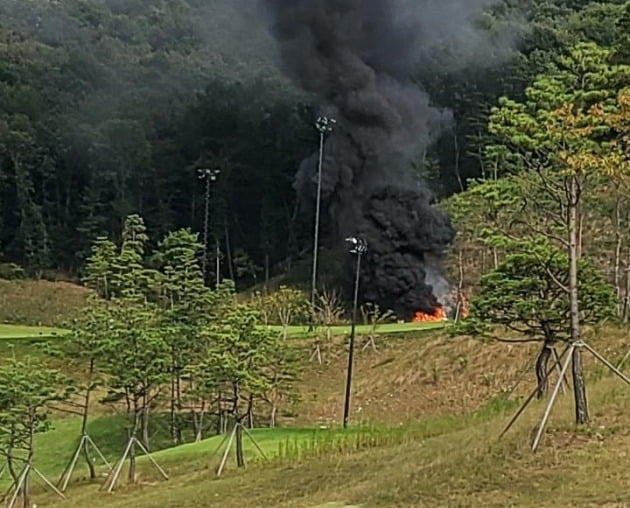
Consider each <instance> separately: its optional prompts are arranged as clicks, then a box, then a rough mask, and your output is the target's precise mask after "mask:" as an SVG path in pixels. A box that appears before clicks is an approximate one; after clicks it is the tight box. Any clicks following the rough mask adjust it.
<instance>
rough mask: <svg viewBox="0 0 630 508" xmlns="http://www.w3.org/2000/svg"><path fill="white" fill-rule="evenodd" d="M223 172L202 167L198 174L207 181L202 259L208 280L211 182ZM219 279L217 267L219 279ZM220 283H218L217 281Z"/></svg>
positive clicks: (203, 270) (204, 278) (204, 274)
mask: <svg viewBox="0 0 630 508" xmlns="http://www.w3.org/2000/svg"><path fill="white" fill-rule="evenodd" d="M220 173H221V171H220V170H218V169H210V168H201V169H198V170H197V174H198V176H199V179H200V180H205V181H206V194H205V211H204V218H203V258H202V260H201V271H202V272H203V280H204V281H205V280H206V268H207V265H208V223H209V217H210V182H214V181H216V179H217V177H218V176H219V174H220ZM218 250H219V242H218V241H217V251H218ZM218 279H219V274H218V269H217V280H218ZM217 285H218V283H217Z"/></svg>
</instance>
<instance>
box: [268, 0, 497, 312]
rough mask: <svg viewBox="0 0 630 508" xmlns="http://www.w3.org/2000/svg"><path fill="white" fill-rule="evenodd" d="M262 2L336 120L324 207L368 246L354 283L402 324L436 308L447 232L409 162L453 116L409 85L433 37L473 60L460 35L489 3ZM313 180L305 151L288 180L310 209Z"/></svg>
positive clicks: (293, 68)
mask: <svg viewBox="0 0 630 508" xmlns="http://www.w3.org/2000/svg"><path fill="white" fill-rule="evenodd" d="M264 3H265V5H266V7H267V9H268V11H269V12H270V13H271V16H272V24H273V33H274V35H275V38H276V40H277V42H278V46H279V49H280V54H281V58H282V62H283V64H284V68H285V71H286V73H287V74H288V75H289V76H290V77H291V78H292V80H293V81H294V83H295V84H296V85H297V86H299V87H300V88H301V89H303V90H304V91H306V92H308V93H310V94H313V95H315V96H316V98H317V100H318V101H319V102H320V104H322V113H323V114H326V115H328V116H332V117H334V118H335V119H336V120H337V125H336V127H335V131H334V132H333V133H332V134H331V135H330V136H328V138H327V141H326V144H325V161H324V169H323V186H322V197H323V208H322V209H323V210H328V212H329V214H330V216H331V218H332V220H333V223H334V225H335V227H336V229H337V231H336V234H337V237H338V238H339V239H342V238H344V237H345V236H346V235H349V234H359V235H362V236H363V237H364V238H365V239H366V240H367V241H368V244H369V252H368V254H367V256H366V262H365V265H364V266H365V268H364V270H363V271H362V274H361V275H362V278H361V283H362V294H363V297H364V299H365V300H369V301H373V302H377V303H379V304H380V305H381V306H383V307H385V308H390V309H393V310H395V311H396V313H397V314H398V315H399V317H401V318H409V317H411V316H412V315H413V313H414V312H415V311H424V312H431V311H434V310H435V309H436V307H437V306H438V299H437V298H436V295H435V294H434V291H433V289H434V288H433V287H432V285H433V286H437V285H443V284H442V283H443V279H441V278H440V277H439V275H438V271H437V270H436V268H435V267H434V266H431V261H430V259H435V258H439V257H441V256H442V254H443V252H444V251H445V249H446V248H447V247H448V246H449V244H450V243H451V242H452V240H453V237H454V230H453V228H452V227H451V224H450V221H449V219H448V218H447V217H446V216H445V215H444V214H443V213H442V212H441V211H439V210H438V209H437V208H436V207H435V206H434V203H433V196H432V193H431V192H430V190H429V189H427V188H426V185H425V184H424V182H423V181H422V180H421V179H420V178H419V177H418V176H417V171H415V170H414V163H417V162H418V161H420V160H421V159H422V157H423V155H424V154H426V150H427V148H428V147H429V145H430V144H431V143H432V142H433V141H434V140H435V139H436V138H437V137H438V136H439V135H440V134H441V133H442V132H443V130H444V129H445V127H447V126H448V125H449V124H450V122H451V116H450V114H449V112H448V111H445V110H443V109H440V108H439V107H436V106H435V105H433V104H432V103H431V100H430V97H429V96H428V94H427V93H426V92H424V91H423V90H422V88H421V86H420V85H419V84H418V83H413V82H412V81H411V79H410V77H409V76H410V74H411V73H412V71H417V69H418V68H421V66H422V60H423V59H425V58H427V59H428V58H430V59H431V61H432V62H435V60H436V56H437V59H438V60H439V55H436V54H435V53H430V52H429V51H427V44H429V43H434V42H435V40H432V39H434V38H435V37H438V36H439V37H447V38H449V34H451V35H452V37H451V38H450V39H451V40H450V42H452V43H453V44H451V45H450V47H449V49H450V53H451V54H456V53H457V51H455V52H453V45H457V44H460V43H461V44H462V48H463V47H464V46H466V51H468V52H470V51H471V50H470V47H468V46H469V45H470V44H471V43H472V42H471V40H470V39H469V38H468V40H466V41H464V40H463V39H462V35H461V34H463V33H468V32H470V29H469V26H468V24H469V22H470V18H471V16H472V15H473V14H475V13H479V12H480V8H482V7H484V6H485V5H486V4H488V1H487V0H484V1H481V0H476V1H475V0H459V1H455V0H416V1H415V2H411V1H409V0H264ZM423 12H425V13H426V14H427V15H426V16H425V17H423ZM446 15H450V16H451V17H450V18H449V19H446V18H445V17H444V16H446ZM464 25H466V26H464ZM438 27H440V29H438ZM471 33H472V32H471ZM465 38H466V37H465ZM460 39H462V40H460ZM478 41H481V39H479V40H478ZM462 51H463V49H462ZM427 62H428V60H427ZM456 64H457V65H459V62H457V63H456ZM316 173H317V154H313V156H312V157H310V158H309V159H307V160H305V161H304V162H303V163H302V165H301V167H300V169H299V171H298V174H297V177H296V182H295V187H296V190H297V192H298V194H299V196H300V198H301V201H302V203H306V204H308V206H310V204H311V203H312V202H313V201H314V196H315V189H316ZM428 279H429V280H428ZM431 284H432V285H431ZM435 289H437V287H436V288H435Z"/></svg>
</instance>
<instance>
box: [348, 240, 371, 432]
mask: <svg viewBox="0 0 630 508" xmlns="http://www.w3.org/2000/svg"><path fill="white" fill-rule="evenodd" d="M346 241H347V242H350V243H352V244H353V247H352V249H351V250H350V253H352V254H356V255H357V268H356V274H355V278H354V301H353V304H352V325H351V327H350V344H349V349H348V369H347V373H346V394H345V398H344V403H343V428H344V429H346V428H348V420H349V419H350V393H351V388H352V367H353V364H354V339H355V329H356V322H357V305H358V301H359V279H360V274H361V257H362V256H363V254H365V253H366V252H367V242H365V241H364V240H361V239H358V238H355V237H350V238H347V239H346Z"/></svg>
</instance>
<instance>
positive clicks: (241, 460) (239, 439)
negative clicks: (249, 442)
mask: <svg viewBox="0 0 630 508" xmlns="http://www.w3.org/2000/svg"><path fill="white" fill-rule="evenodd" d="M237 421H240V420H237ZM236 465H237V466H238V467H244V466H245V457H244V455H243V427H242V426H241V425H237V427H236Z"/></svg>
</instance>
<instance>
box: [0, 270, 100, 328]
mask: <svg viewBox="0 0 630 508" xmlns="http://www.w3.org/2000/svg"><path fill="white" fill-rule="evenodd" d="M89 294H90V292H89V290H87V289H86V288H84V287H82V286H78V285H76V284H71V283H69V282H49V281H45V280H40V281H36V280H3V279H0V323H10V324H16V325H32V326H52V327H57V326H63V324H64V323H65V322H66V321H67V320H68V319H70V318H71V317H73V316H75V315H76V314H77V313H78V312H79V310H80V309H81V307H82V306H83V305H84V304H85V301H86V299H87V297H88V295H89Z"/></svg>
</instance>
